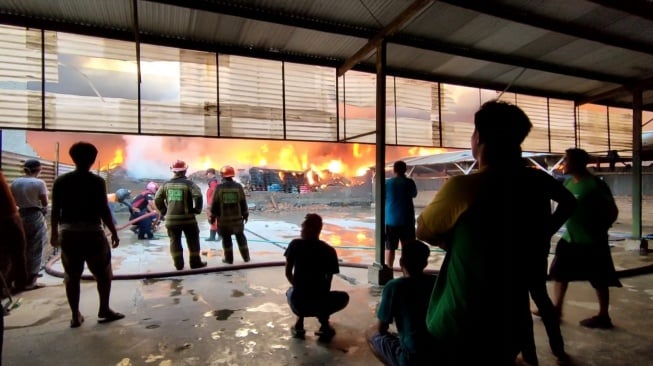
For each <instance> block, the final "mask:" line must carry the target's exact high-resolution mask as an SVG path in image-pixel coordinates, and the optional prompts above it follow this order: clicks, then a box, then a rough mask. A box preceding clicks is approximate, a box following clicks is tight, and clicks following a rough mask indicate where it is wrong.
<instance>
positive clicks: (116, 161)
mask: <svg viewBox="0 0 653 366" xmlns="http://www.w3.org/2000/svg"><path fill="white" fill-rule="evenodd" d="M124 161H125V159H124V157H123V151H122V149H116V152H115V153H114V155H113V159H111V161H110V162H109V164H107V165H106V166H102V167H100V170H110V169H113V168H115V167H117V166H120V165H121V164H122V163H123V162H124Z"/></svg>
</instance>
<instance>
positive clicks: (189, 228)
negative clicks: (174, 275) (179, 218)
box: [167, 223, 202, 269]
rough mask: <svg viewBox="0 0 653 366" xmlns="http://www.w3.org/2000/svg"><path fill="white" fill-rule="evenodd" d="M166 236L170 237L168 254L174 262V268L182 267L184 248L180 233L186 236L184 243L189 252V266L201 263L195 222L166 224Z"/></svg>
mask: <svg viewBox="0 0 653 366" xmlns="http://www.w3.org/2000/svg"><path fill="white" fill-rule="evenodd" d="M167 229H168V236H169V237H170V255H171V256H172V261H173V262H174V264H175V268H177V269H182V268H184V249H183V248H182V246H181V235H182V233H183V234H184V236H185V237H186V245H187V246H188V251H189V252H190V258H189V262H190V266H191V267H196V266H198V265H199V264H201V262H202V259H201V258H200V229H199V227H198V226H197V223H193V224H185V225H179V226H168V227H167Z"/></svg>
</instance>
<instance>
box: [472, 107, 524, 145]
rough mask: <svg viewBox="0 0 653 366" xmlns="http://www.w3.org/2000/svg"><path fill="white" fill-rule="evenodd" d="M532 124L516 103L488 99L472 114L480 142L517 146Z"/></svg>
mask: <svg viewBox="0 0 653 366" xmlns="http://www.w3.org/2000/svg"><path fill="white" fill-rule="evenodd" d="M532 126H533V124H532V123H531V120H530V119H529V118H528V116H527V115H526V113H524V111H522V110H521V109H520V108H519V107H517V106H516V105H513V104H510V103H507V102H500V101H496V100H493V101H489V102H486V103H484V104H483V105H482V106H481V108H480V109H479V110H478V111H477V112H476V114H474V127H476V131H478V136H479V139H480V142H481V143H486V144H491V145H508V146H511V147H515V146H516V147H519V146H520V145H521V143H522V142H523V141H524V139H525V138H526V136H528V133H529V132H530V131H531V127H532Z"/></svg>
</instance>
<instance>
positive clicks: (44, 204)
mask: <svg viewBox="0 0 653 366" xmlns="http://www.w3.org/2000/svg"><path fill="white" fill-rule="evenodd" d="M23 171H24V172H25V176H23V177H20V178H16V179H15V180H14V181H13V182H12V183H11V193H12V194H13V196H14V198H15V199H16V205H18V212H19V213H20V218H21V219H22V221H23V228H24V230H25V237H26V239H27V252H26V256H25V257H26V258H27V270H28V272H29V278H28V279H27V286H26V288H25V289H27V290H29V289H33V288H36V287H38V286H37V283H36V280H37V278H39V277H40V275H39V272H40V271H41V267H42V265H43V263H42V262H43V248H44V247H45V245H46V243H47V241H48V228H47V225H46V223H45V215H46V214H47V210H48V189H47V187H46V186H45V182H44V181H43V180H42V179H39V178H38V176H39V173H40V172H41V162H40V161H38V160H35V159H29V160H27V161H25V163H24V164H23Z"/></svg>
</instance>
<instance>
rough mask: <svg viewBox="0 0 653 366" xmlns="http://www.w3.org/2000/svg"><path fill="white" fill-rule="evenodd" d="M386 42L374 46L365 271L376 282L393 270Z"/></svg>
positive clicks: (385, 279) (389, 277)
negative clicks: (371, 221) (369, 236)
mask: <svg viewBox="0 0 653 366" xmlns="http://www.w3.org/2000/svg"><path fill="white" fill-rule="evenodd" d="M385 79H386V42H385V40H383V41H381V43H379V45H378V47H377V49H376V174H375V175H374V187H375V189H374V212H375V218H376V228H375V230H374V243H375V248H376V250H375V262H374V263H373V264H372V266H370V267H369V270H368V280H369V282H370V283H372V284H375V285H385V284H386V283H387V282H388V281H389V280H390V279H392V269H391V268H388V267H386V266H385V135H386V130H385V117H386V115H385V104H386V95H385V87H386V85H385V84H386V83H385Z"/></svg>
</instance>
